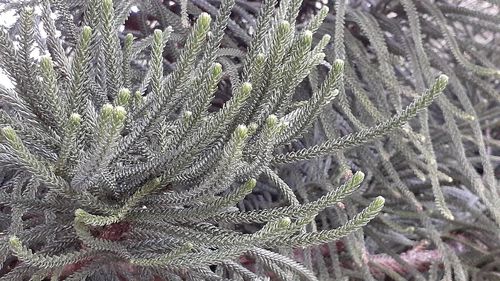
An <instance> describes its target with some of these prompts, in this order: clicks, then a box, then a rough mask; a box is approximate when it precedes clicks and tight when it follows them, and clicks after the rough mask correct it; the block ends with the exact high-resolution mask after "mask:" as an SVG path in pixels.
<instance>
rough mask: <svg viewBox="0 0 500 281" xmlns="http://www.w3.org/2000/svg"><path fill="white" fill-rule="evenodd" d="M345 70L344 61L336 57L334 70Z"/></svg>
mask: <svg viewBox="0 0 500 281" xmlns="http://www.w3.org/2000/svg"><path fill="white" fill-rule="evenodd" d="M343 70H344V61H343V60H341V59H336V60H335V61H334V62H333V71H335V72H337V73H338V72H342V71H343Z"/></svg>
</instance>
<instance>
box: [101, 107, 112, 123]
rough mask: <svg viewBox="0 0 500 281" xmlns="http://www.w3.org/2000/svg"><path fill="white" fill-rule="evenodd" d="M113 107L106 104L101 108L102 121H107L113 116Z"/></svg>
mask: <svg viewBox="0 0 500 281" xmlns="http://www.w3.org/2000/svg"><path fill="white" fill-rule="evenodd" d="M113 109H114V107H113V105H111V104H109V103H106V104H105V105H103V106H102V107H101V115H102V117H103V118H104V119H109V118H110V117H112V116H113Z"/></svg>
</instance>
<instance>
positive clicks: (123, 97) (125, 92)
mask: <svg viewBox="0 0 500 281" xmlns="http://www.w3.org/2000/svg"><path fill="white" fill-rule="evenodd" d="M129 100H130V90H129V89H127V88H122V89H120V91H119V92H118V97H117V100H116V104H117V105H121V106H125V105H127V104H128V102H129Z"/></svg>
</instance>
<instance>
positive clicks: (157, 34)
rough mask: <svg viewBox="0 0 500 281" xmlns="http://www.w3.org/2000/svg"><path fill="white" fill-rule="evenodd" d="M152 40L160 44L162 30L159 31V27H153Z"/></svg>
mask: <svg viewBox="0 0 500 281" xmlns="http://www.w3.org/2000/svg"><path fill="white" fill-rule="evenodd" d="M153 40H154V41H155V42H156V43H157V44H160V43H161V42H162V41H163V31H161V30H160V29H155V31H154V33H153Z"/></svg>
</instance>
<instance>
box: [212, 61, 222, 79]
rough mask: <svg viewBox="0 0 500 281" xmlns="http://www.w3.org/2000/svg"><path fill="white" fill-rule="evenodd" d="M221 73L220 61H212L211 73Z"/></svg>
mask: <svg viewBox="0 0 500 281" xmlns="http://www.w3.org/2000/svg"><path fill="white" fill-rule="evenodd" d="M221 73H222V65H221V64H220V63H214V66H213V67H212V75H213V76H215V77H218V76H219V75H220V74H221Z"/></svg>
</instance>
